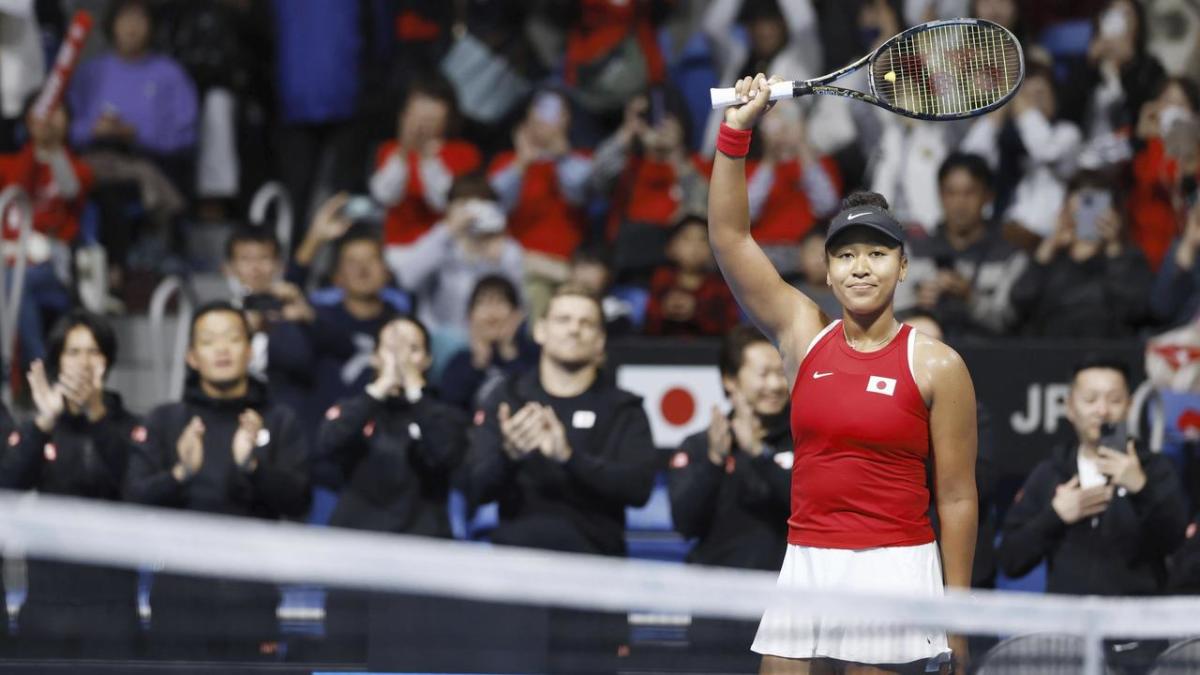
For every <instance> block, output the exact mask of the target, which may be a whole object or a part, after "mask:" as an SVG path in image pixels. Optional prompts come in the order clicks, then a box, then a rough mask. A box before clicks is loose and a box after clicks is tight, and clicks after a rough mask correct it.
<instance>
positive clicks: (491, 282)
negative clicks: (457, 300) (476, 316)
mask: <svg viewBox="0 0 1200 675" xmlns="http://www.w3.org/2000/svg"><path fill="white" fill-rule="evenodd" d="M487 293H497V294H499V295H502V296H504V299H505V300H506V301H508V304H510V305H512V306H513V308H514V309H516V308H517V307H520V306H521V301H520V298H519V297H518V296H517V287H516V286H514V285H513V282H511V281H509V280H508V277H505V276H502V275H499V274H488V275H486V276H484V277H482V278H480V279H479V281H477V282H475V288H473V289H471V299H470V300H469V301H468V302H467V311H468V312H470V311H471V310H472V309H475V304H476V303H477V302H479V299H480V298H482V297H483V296H484V294H487Z"/></svg>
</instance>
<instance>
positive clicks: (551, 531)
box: [463, 285, 662, 672]
mask: <svg viewBox="0 0 1200 675" xmlns="http://www.w3.org/2000/svg"><path fill="white" fill-rule="evenodd" d="M533 336H534V340H536V341H537V343H538V344H539V345H541V348H542V354H541V358H540V360H539V362H538V367H537V369H536V370H531V371H529V372H527V373H524V374H522V375H520V376H517V377H515V378H512V379H509V380H508V381H507V382H505V383H504V384H502V385H501V386H499V387H497V390H496V392H494V394H493V395H492V396H491V397H490V398H489V399H488V400H487V401H486V402H485V404H484V406H483V407H482V408H481V409H479V410H478V411H477V412H476V414H475V426H474V428H472V430H471V433H470V449H469V450H468V456H467V460H466V463H465V466H464V471H463V484H464V485H463V487H464V491H465V492H466V494H467V496H468V498H469V500H470V501H471V503H472V504H475V505H477V504H481V503H483V502H488V501H492V500H497V501H499V503H500V524H499V525H498V526H497V528H496V529H495V531H494V532H493V534H492V541H493V543H496V544H504V545H510V546H527V547H531V548H541V549H551V550H557V551H571V552H577V553H593V554H600V555H610V556H623V555H624V554H625V508H626V507H628V506H641V505H642V504H645V503H646V501H647V500H648V499H649V498H650V491H651V490H652V489H653V487H654V474H655V472H656V471H657V470H658V468H659V466H660V465H661V464H662V462H661V461H660V456H659V454H658V452H657V451H656V450H655V448H654V439H653V438H652V437H651V435H650V423H649V420H648V419H647V418H646V413H645V411H644V410H643V409H642V401H641V399H640V398H639V397H637V396H635V395H633V394H630V393H629V392H626V391H623V390H621V389H618V388H616V387H615V386H613V385H612V384H611V383H610V382H609V381H608V380H606V379H605V378H603V377H601V372H600V365H601V363H602V361H603V359H604V345H605V333H604V313H603V311H602V310H601V307H600V303H599V301H598V300H596V298H595V297H594V296H592V295H590V294H588V293H587V292H586V291H584V290H582V289H581V288H578V287H573V286H569V285H564V286H562V287H560V288H559V289H558V290H557V291H555V293H554V295H553V296H552V297H551V298H550V301H549V304H548V305H547V309H546V313H545V316H543V317H542V318H541V319H540V320H539V321H538V322H537V323H536V324H535V325H534V329H533ZM538 621H546V626H547V630H548V631H549V635H548V642H549V651H550V662H549V664H547V666H546V668H545V669H548V670H549V671H551V672H576V671H577V670H578V669H580V668H583V669H585V672H597V671H600V672H605V668H604V667H603V665H604V664H603V663H602V662H603V661H605V659H606V658H611V657H612V655H613V654H615V653H616V649H615V647H616V644H617V642H618V640H619V638H618V635H620V634H622V632H623V631H624V629H625V623H624V617H623V616H620V617H618V616H607V615H605V616H597V615H594V614H586V613H583V612H575V611H567V610H552V611H551V612H550V616H549V618H548V619H547V618H546V617H544V616H539V617H531V618H530V622H531V633H532V625H534V624H536V623H537V622H538ZM530 639H533V638H532V637H531V638H530ZM507 647H508V645H506V648H507Z"/></svg>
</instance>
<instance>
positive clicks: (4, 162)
mask: <svg viewBox="0 0 1200 675" xmlns="http://www.w3.org/2000/svg"><path fill="white" fill-rule="evenodd" d="M63 151H64V152H66V153H67V160H68V161H69V162H70V163H71V168H72V169H73V170H74V172H75V178H76V180H78V181H79V193H78V194H76V195H75V196H74V197H73V198H71V199H66V198H64V197H63V196H62V194H61V193H60V191H59V187H58V185H57V184H56V183H55V181H54V178H53V175H52V173H51V168H50V165H49V164H47V163H46V162H43V161H40V160H39V159H38V158H37V157H36V156H35V154H34V150H33V145H32V144H28V145H26V146H25V147H24V148H22V149H21V150H20V151H19V152H16V153H13V154H11V155H0V187H8V186H9V185H14V184H15V185H20V186H21V187H23V188H25V192H26V193H28V194H29V199H30V201H31V202H32V203H33V228H34V230H36V231H38V232H41V233H42V234H44V235H46V236H47V237H50V238H53V239H57V240H60V241H64V242H70V241H73V240H74V239H75V237H76V236H77V235H78V234H79V218H80V215H81V214H82V213H83V206H84V203H85V202H86V201H87V194H88V191H89V190H91V188H92V184H93V183H94V182H95V176H94V175H93V173H92V169H91V167H90V166H88V165H87V164H86V163H84V162H83V161H82V160H80V159H79V158H77V157H76V156H75V155H73V154H71V151H70V150H66V149H64V150H63ZM16 236H17V233H16V232H13V231H10V230H9V228H8V227H7V222H5V227H4V238H5V239H15V238H16Z"/></svg>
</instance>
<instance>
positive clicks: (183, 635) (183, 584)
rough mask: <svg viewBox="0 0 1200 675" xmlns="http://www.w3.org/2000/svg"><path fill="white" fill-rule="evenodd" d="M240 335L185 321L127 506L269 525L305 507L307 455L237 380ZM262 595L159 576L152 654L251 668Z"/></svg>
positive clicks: (246, 586)
mask: <svg viewBox="0 0 1200 675" xmlns="http://www.w3.org/2000/svg"><path fill="white" fill-rule="evenodd" d="M250 357H251V347H250V328H249V326H248V324H247V322H246V318H245V316H244V315H243V314H242V313H241V312H240V311H238V310H237V309H235V308H234V307H233V306H232V305H230V304H228V303H224V302H215V303H211V304H208V305H205V306H203V307H201V308H200V309H199V310H197V312H196V314H195V316H194V318H193V319H192V326H191V346H190V347H189V349H188V354H187V363H188V366H189V367H190V368H191V370H192V372H191V373H189V382H188V387H187V390H186V391H185V392H184V396H183V400H182V401H178V402H174V403H167V404H164V405H161V406H159V407H158V408H156V409H155V410H154V411H153V412H151V413H150V415H149V416H148V417H147V419H146V430H147V433H146V439H145V442H144V443H143V444H141V446H140V447H139V448H138V451H137V452H135V453H134V455H133V457H132V458H131V459H130V463H129V473H128V478H127V483H126V491H125V492H126V498H127V499H129V501H132V502H139V503H143V504H152V505H155V506H163V507H170V508H177V509H186V510H189V511H203V512H209V513H220V514H227V515H237V516H247V517H254V518H263V519H267V520H275V519H279V518H288V517H291V518H296V517H300V516H302V515H303V514H304V512H305V510H306V509H307V508H308V497H309V492H308V487H309V474H308V452H307V448H306V442H305V438H304V435H303V433H302V432H301V431H300V427H299V426H298V425H297V422H296V418H295V416H294V415H293V413H292V411H291V410H289V409H288V408H286V407H283V406H276V405H273V404H272V403H271V402H270V401H269V400H268V398H267V394H266V387H265V386H264V385H263V384H262V383H261V382H259V381H258V380H254V379H252V378H251V377H249V375H248V368H249V364H250ZM278 605H279V592H278V590H277V589H276V588H275V587H274V586H271V585H266V584H259V583H252V582H244V581H230V580H224V579H217V580H210V579H199V578H196V577H182V576H175V575H170V574H159V575H156V577H155V579H154V586H153V589H152V590H151V592H150V609H151V634H150V638H151V650H152V653H153V654H155V655H158V656H168V657H171V658H205V659H211V658H231V657H232V658H239V659H247V658H253V657H254V656H256V655H267V654H270V653H271V652H272V651H273V650H274V646H275V645H274V643H275V642H276V641H277V640H278V625H277V621H276V618H275V611H276V608H277V606H278Z"/></svg>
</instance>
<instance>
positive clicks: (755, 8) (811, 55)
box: [696, 0, 855, 157]
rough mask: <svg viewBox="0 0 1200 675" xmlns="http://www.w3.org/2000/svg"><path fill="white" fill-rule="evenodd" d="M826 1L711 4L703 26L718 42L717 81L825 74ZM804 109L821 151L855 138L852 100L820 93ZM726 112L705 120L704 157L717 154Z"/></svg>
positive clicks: (715, 51) (752, 0)
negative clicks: (821, 23)
mask: <svg viewBox="0 0 1200 675" xmlns="http://www.w3.org/2000/svg"><path fill="white" fill-rule="evenodd" d="M822 4H823V3H820V2H812V0H713V1H712V2H708V3H706V7H705V9H704V12H703V17H702V19H701V29H702V30H703V31H704V36H705V37H707V38H708V40H709V41H710V42H711V44H712V48H711V52H712V58H713V66H714V69H715V70H716V73H717V81H718V82H723V83H729V82H735V81H736V80H737V79H738V78H739V77H745V76H747V75H754V74H755V73H787V74H788V75H787V76H788V77H789V78H792V79H798V80H803V79H808V78H812V77H817V76H819V75H821V74H823V73H824V72H825V71H824V70H823V69H822V65H823V62H822V54H821V52H822V46H823V45H824V44H827V42H826V40H827V37H826V34H825V33H824V32H822V31H821V30H820V29H819V27H818V23H817V22H818V12H820V11H823V10H824V8H822V7H821V5H822ZM784 107H790V106H784ZM803 107H805V108H806V109H807V110H809V114H808V116H807V117H808V121H809V123H810V124H811V125H812V126H811V131H812V133H811V135H810V140H811V141H812V143H813V144H814V146H815V147H816V149H817V153H818V155H832V154H835V153H837V152H839V151H840V150H841V149H842V148H843V147H845V146H847V145H848V144H851V143H852V142H853V141H854V135H855V129H854V121H853V120H852V119H851V116H850V104H849V102H848V101H846V100H844V99H840V98H838V97H834V96H815V97H813V98H812V99H811V100H810V101H808V102H807V103H806V104H805V106H803ZM782 109H783V107H781V108H780V110H782ZM721 113H722V111H721V110H716V111H713V112H712V113H710V114H709V115H708V118H707V121H705V122H704V132H703V133H702V134H701V136H700V137H701V138H702V139H703V141H702V146H701V147H700V153H701V155H703V156H704V157H711V156H712V155H713V153H714V152H716V138H717V127H718V126H719V125H720V123H721V121H722V120H723V119H724V117H723V116H722V115H721ZM767 119H770V118H767ZM696 121H697V122H698V123H699V122H700V120H696Z"/></svg>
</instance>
